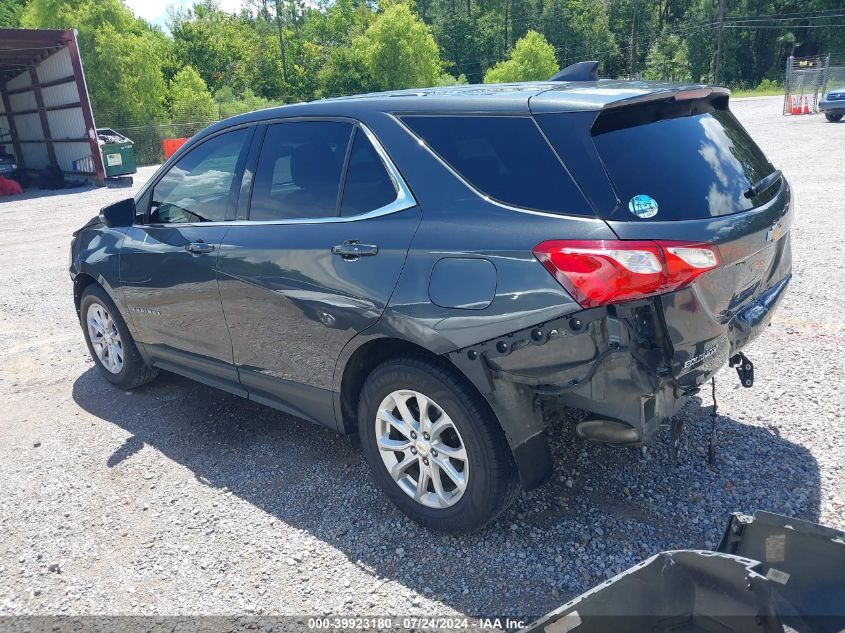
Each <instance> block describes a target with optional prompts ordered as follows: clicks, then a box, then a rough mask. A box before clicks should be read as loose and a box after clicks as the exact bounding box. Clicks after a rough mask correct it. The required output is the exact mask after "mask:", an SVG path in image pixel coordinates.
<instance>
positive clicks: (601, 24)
mask: <svg viewBox="0 0 845 633" xmlns="http://www.w3.org/2000/svg"><path fill="white" fill-rule="evenodd" d="M540 25H541V28H542V32H543V35H544V36H545V37H546V39H547V40H548V42H549V44H551V45H552V46H553V47H554V48H555V50H556V51H557V59H558V61H559V62H560V64H561V65H562V66H563V65H566V64H567V63H569V62H570V60H583V59H591V58H593V59H598V60H599V61H602V62H604V64H603V65H604V67H605V68H608V67H609V61H610V59H612V58H613V57H615V56H617V55H618V54H619V47H618V45H617V43H616V40H615V39H614V37H613V32H612V31H611V30H610V22H609V19H608V11H607V0H594V1H593V2H584V0H555V1H553V2H548V3H546V4H544V5H543V9H542V12H541V14H540Z"/></svg>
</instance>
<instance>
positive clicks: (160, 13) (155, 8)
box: [126, 0, 243, 26]
mask: <svg viewBox="0 0 845 633" xmlns="http://www.w3.org/2000/svg"><path fill="white" fill-rule="evenodd" d="M126 4H127V5H128V6H129V8H130V9H132V11H133V12H134V13H135V15H137V16H138V17H139V18H143V19H145V20H147V21H148V22H152V23H153V24H158V25H159V26H164V23H165V21H166V20H167V9H168V7H190V6H193V4H194V0H126ZM218 4H219V5H220V8H221V9H223V10H224V11H229V12H232V13H234V12H237V11H240V9H241V6H242V5H243V0H218Z"/></svg>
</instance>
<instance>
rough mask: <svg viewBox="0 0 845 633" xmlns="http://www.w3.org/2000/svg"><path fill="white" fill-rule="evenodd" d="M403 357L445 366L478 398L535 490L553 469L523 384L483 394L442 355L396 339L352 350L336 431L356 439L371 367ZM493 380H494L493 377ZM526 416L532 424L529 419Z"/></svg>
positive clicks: (373, 341) (341, 387)
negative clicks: (364, 390)
mask: <svg viewBox="0 0 845 633" xmlns="http://www.w3.org/2000/svg"><path fill="white" fill-rule="evenodd" d="M402 355H413V356H418V357H422V358H425V359H426V360H430V361H434V362H436V363H440V364H444V365H448V366H449V367H450V368H451V369H452V370H454V371H455V372H457V374H458V375H459V376H461V377H462V378H463V379H464V380H465V381H466V382H467V384H468V385H470V386H471V387H472V388H473V389H475V390H476V391H477V392H478V394H479V395H480V396H481V401H482V402H483V405H484V406H486V407H487V408H488V409H489V411H490V412H491V413H492V414H493V416H494V418H495V419H496V421H497V422H498V424H499V426H500V427H501V428H502V430H503V431H504V432H505V436H506V438H507V441H508V445H509V448H510V450H511V454H512V455H513V457H514V460H515V461H516V465H517V468H518V470H519V476H520V481H521V483H522V487H523V489H525V490H530V489H532V488H536V487H537V486H539V485H541V484H542V483H543V482H545V481H546V480H547V479H548V478H549V477H550V476H551V473H552V469H553V464H552V456H551V448H550V446H549V442H548V438H547V436H546V433H545V430H544V426H543V421H542V416H540V415H539V414H538V411H537V410H536V407H535V403H534V398H533V394H532V393H530V392H529V390H527V389H524V388H522V386H519V385H514V384H512V383H505V382H502V383H500V384H498V387H499V389H494V391H493V392H491V393H484V392H483V391H482V389H480V388H479V385H478V384H477V383H476V381H474V380H472V378H471V377H470V376H468V375H467V374H466V373H465V372H464V371H463V370H462V369H461V368H460V367H458V366H457V365H456V364H455V363H453V362H452V361H451V359H450V358H449V357H447V356H444V355H441V354H436V353H434V352H432V351H431V350H429V349H427V348H425V347H423V346H421V345H419V344H416V343H413V342H411V341H408V340H405V339H401V338H397V337H377V338H371V339H369V340H367V341H365V342H363V343H361V344H360V345H359V346H358V347H357V348H355V349H354V351H352V352H351V354H350V355H349V357H348V358H347V360H346V362H345V363H344V364H343V366H342V368H341V367H339V369H341V372H340V377H339V389H338V391H337V392H336V397H335V412H336V413H335V415H336V418H337V425H338V431H339V432H341V433H343V434H346V435H350V436H353V437H355V436H356V434H357V429H358V402H359V399H360V395H361V389H362V388H363V386H364V382H365V381H366V379H367V377H368V376H369V375H370V374H371V373H372V371H373V370H374V369H375V368H376V367H378V366H379V365H380V364H382V363H383V362H385V361H387V360H390V359H391V358H396V357H398V356H402ZM497 382H498V381H497ZM529 420H531V422H529Z"/></svg>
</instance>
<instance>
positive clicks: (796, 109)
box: [791, 95, 801, 114]
mask: <svg viewBox="0 0 845 633" xmlns="http://www.w3.org/2000/svg"><path fill="white" fill-rule="evenodd" d="M798 99H799V97H798V96H796V95H791V101H792V110H791V114H801V108H800V107H799V106H798Z"/></svg>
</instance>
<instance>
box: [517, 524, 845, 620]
mask: <svg viewBox="0 0 845 633" xmlns="http://www.w3.org/2000/svg"><path fill="white" fill-rule="evenodd" d="M784 630H790V631H797V632H798V633H832V632H834V631H842V630H845V532H841V531H839V530H834V529H831V528H828V527H824V526H821V525H818V524H816V523H810V522H808V521H801V520H800V519H793V518H790V517H785V516H781V515H777V514H771V513H768V512H756V513H755V514H754V516H753V517H751V516H746V515H743V514H739V513H735V514H733V515H732V516H731V519H730V522H729V523H728V528H727V530H726V532H725V536H724V538H723V539H722V542H721V544H720V545H719V547H718V548H717V550H716V551H715V552H709V551H701V550H676V551H669V552H661V553H660V554H657V555H655V556H652V557H651V558H650V559H648V560H646V561H645V562H643V563H641V564H639V565H637V566H636V567H632V568H631V569H628V570H627V571H624V572H622V573H621V574H619V575H618V576H616V577H614V578H612V579H611V580H609V581H607V582H605V583H603V584H601V585H599V586H598V587H596V588H593V589H591V590H590V591H588V592H586V593H584V594H582V595H580V596H578V597H576V598H575V599H573V600H571V601H569V602H568V603H566V604H564V605H563V606H561V607H559V608H558V609H555V610H554V611H552V612H551V613H549V614H547V615H546V616H544V617H542V618H540V619H539V620H537V621H536V622H534V623H532V624H530V625H528V627H526V628H525V629H523V633H566V632H568V631H575V632H577V633H616V632H617V631H628V632H631V633H639V632H641V631H642V632H643V633H645V632H648V633H654V632H655V631H673V632H683V633H686V632H693V631H695V632H699V631H724V632H725V633H730V632H737V633H739V632H742V633H745V632H749V633H751V632H754V633H760V632H775V631H777V632H779V633H782V632H783V631H784Z"/></svg>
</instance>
